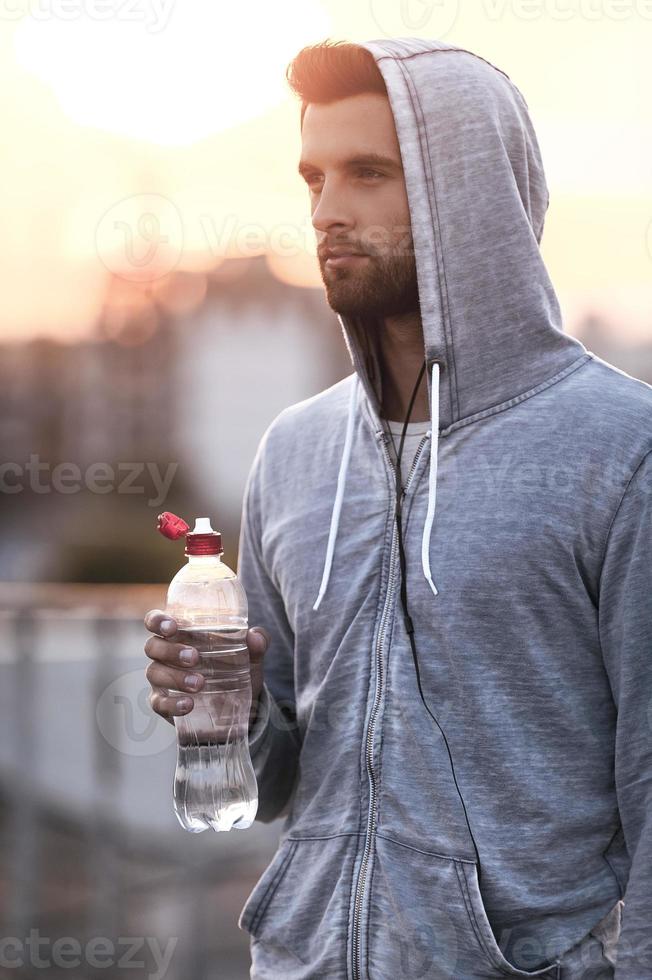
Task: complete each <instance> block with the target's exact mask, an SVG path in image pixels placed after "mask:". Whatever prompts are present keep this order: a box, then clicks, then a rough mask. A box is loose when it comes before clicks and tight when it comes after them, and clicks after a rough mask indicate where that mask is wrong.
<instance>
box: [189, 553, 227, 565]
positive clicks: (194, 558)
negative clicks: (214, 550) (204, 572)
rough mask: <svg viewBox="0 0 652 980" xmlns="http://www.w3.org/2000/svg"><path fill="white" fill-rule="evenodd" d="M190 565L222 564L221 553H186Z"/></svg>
mask: <svg viewBox="0 0 652 980" xmlns="http://www.w3.org/2000/svg"><path fill="white" fill-rule="evenodd" d="M186 557H187V559H188V563H189V564H190V565H221V564H222V556H221V555H186Z"/></svg>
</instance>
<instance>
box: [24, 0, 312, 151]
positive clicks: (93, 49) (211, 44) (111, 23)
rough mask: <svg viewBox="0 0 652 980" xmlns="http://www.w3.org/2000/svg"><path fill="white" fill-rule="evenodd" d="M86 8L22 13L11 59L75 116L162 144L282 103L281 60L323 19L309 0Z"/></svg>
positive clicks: (182, 142) (190, 0) (182, 141)
mask: <svg viewBox="0 0 652 980" xmlns="http://www.w3.org/2000/svg"><path fill="white" fill-rule="evenodd" d="M91 7H92V5H90V6H89V5H86V6H84V5H80V6H79V8H76V10H75V15H74V17H72V18H69V17H62V16H50V17H48V18H44V17H43V16H40V17H39V18H35V17H34V16H26V17H25V18H24V19H23V20H22V21H21V23H20V24H18V25H17V28H16V31H15V35H14V44H15V52H16V59H17V61H18V63H19V64H20V65H21V66H22V67H23V68H24V69H26V70H27V71H30V72H32V73H33V74H34V75H36V76H37V77H38V78H40V79H41V80H42V81H43V82H45V83H46V84H47V85H48V86H49V87H50V88H51V89H52V90H53V92H54V93H55V95H56V96H57V98H58V100H59V103H60V105H61V106H62V108H63V110H64V112H65V113H66V114H67V115H68V116H69V117H70V119H72V120H73V121H74V122H76V123H78V124H79V125H82V126H90V127H94V128H99V129H103V130H106V131H108V132H112V133H115V134H118V135H121V136H125V137H128V138H131V139H136V140H144V141H147V142H151V143H154V144H157V145H162V146H187V145H189V144H191V143H194V142H196V141H197V140H201V139H204V138H206V137H208V136H211V135H212V134H213V133H216V132H219V131H221V130H224V129H228V128H230V127H232V126H234V125H237V124H239V123H243V122H246V121H247V120H249V119H252V118H254V117H256V116H260V115H262V114H263V113H264V112H266V111H267V110H268V109H270V108H271V107H272V106H274V105H276V104H278V103H280V102H282V101H283V99H286V98H287V97H288V91H289V90H288V88H287V85H286V83H285V77H284V71H285V66H286V65H287V63H288V62H289V61H290V60H291V58H292V57H293V55H294V54H296V52H297V50H298V49H299V48H300V47H302V46H303V45H304V44H309V43H311V42H313V41H315V40H317V39H319V38H320V37H323V36H324V35H326V34H328V32H329V30H330V27H331V25H330V19H329V16H328V15H327V13H326V11H325V10H324V9H323V8H322V7H321V5H320V4H319V3H318V2H317V0H277V2H275V3H268V2H265V0H250V2H249V3H246V4H242V5H238V4H235V3H230V4H221V3H220V4H210V3H206V2H205V0H183V3H170V2H169V0H168V2H167V3H166V2H165V0H161V2H159V3H152V4H151V5H145V7H144V8H142V9H138V10H134V9H133V8H132V7H131V6H126V5H124V4H123V6H122V14H120V13H116V11H110V10H106V4H101V5H99V4H98V5H96V9H94V10H91ZM145 8H147V9H145ZM100 11H105V13H104V16H101V15H100ZM91 13H92V14H93V16H91Z"/></svg>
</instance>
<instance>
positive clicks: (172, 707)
mask: <svg viewBox="0 0 652 980" xmlns="http://www.w3.org/2000/svg"><path fill="white" fill-rule="evenodd" d="M149 704H150V707H151V709H152V711H155V712H156V714H157V715H161V717H162V718H165V720H166V721H169V722H171V723H172V724H174V720H173V719H174V716H175V715H187V714H188V712H189V711H192V709H193V707H194V701H193V699H192V698H190V697H178V696H177V697H175V696H173V695H171V694H170V693H169V691H167V690H166V689H165V688H162V687H153V688H152V690H151V691H150V694H149Z"/></svg>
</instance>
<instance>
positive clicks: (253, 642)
mask: <svg viewBox="0 0 652 980" xmlns="http://www.w3.org/2000/svg"><path fill="white" fill-rule="evenodd" d="M270 639H271V637H270V635H269V633H268V632H267V630H266V629H263V627H262V626H252V627H251V629H250V630H248V632H247V646H248V647H249V656H250V657H251V659H252V661H253V662H254V663H255V662H257V661H259V660H262V658H263V657H264V655H265V653H266V652H267V648H268V646H269V643H270Z"/></svg>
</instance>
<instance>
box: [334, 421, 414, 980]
mask: <svg viewBox="0 0 652 980" xmlns="http://www.w3.org/2000/svg"><path fill="white" fill-rule="evenodd" d="M427 439H428V436H427V435H425V436H424V437H423V439H422V440H421V442H420V443H419V446H418V448H417V451H416V453H415V455H414V459H413V461H412V466H411V467H410V472H409V473H408V478H407V480H406V481H405V487H404V488H403V493H402V496H405V494H406V492H407V489H408V487H409V486H410V483H411V482H412V477H413V475H414V470H415V468H416V465H417V463H418V461H419V457H420V456H421V453H422V451H423V447H424V445H425V443H426V441H427ZM382 443H383V449H384V451H385V455H386V456H387V462H388V464H389V467H390V470H392V471H393V472H395V471H394V470H393V467H392V461H391V458H390V455H389V450H388V448H387V435H386V433H383V434H382ZM392 499H393V501H394V507H395V506H396V504H395V500H396V494H395V493H394V496H393V498H392ZM397 543H398V531H397V529H396V517H395V518H394V527H393V531H392V547H391V552H390V556H389V584H388V586H387V593H386V595H385V603H384V605H383V611H382V614H381V617H380V629H379V630H378V640H377V642H376V694H375V697H374V704H373V708H372V709H371V715H370V716H369V724H368V726H367V733H366V759H367V776H368V779H369V810H368V813H367V829H366V833H365V843H364V852H363V855H362V861H361V862H360V870H359V871H358V880H357V883H356V891H355V901H354V906H353V980H360V977H361V974H362V971H361V966H360V910H361V908H362V901H363V898H364V891H365V886H366V883H367V868H368V865H369V855H370V853H371V846H372V842H373V835H374V829H375V825H376V773H375V770H374V765H373V743H374V730H375V725H376V715H377V713H378V707H379V705H380V698H381V695H382V683H383V663H382V655H381V654H382V647H383V640H384V638H385V629H386V626H387V613H388V610H389V607H390V604H391V601H392V597H393V595H394V585H395V583H394V578H395V576H394V567H395V565H396V550H397V547H396V546H397Z"/></svg>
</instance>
